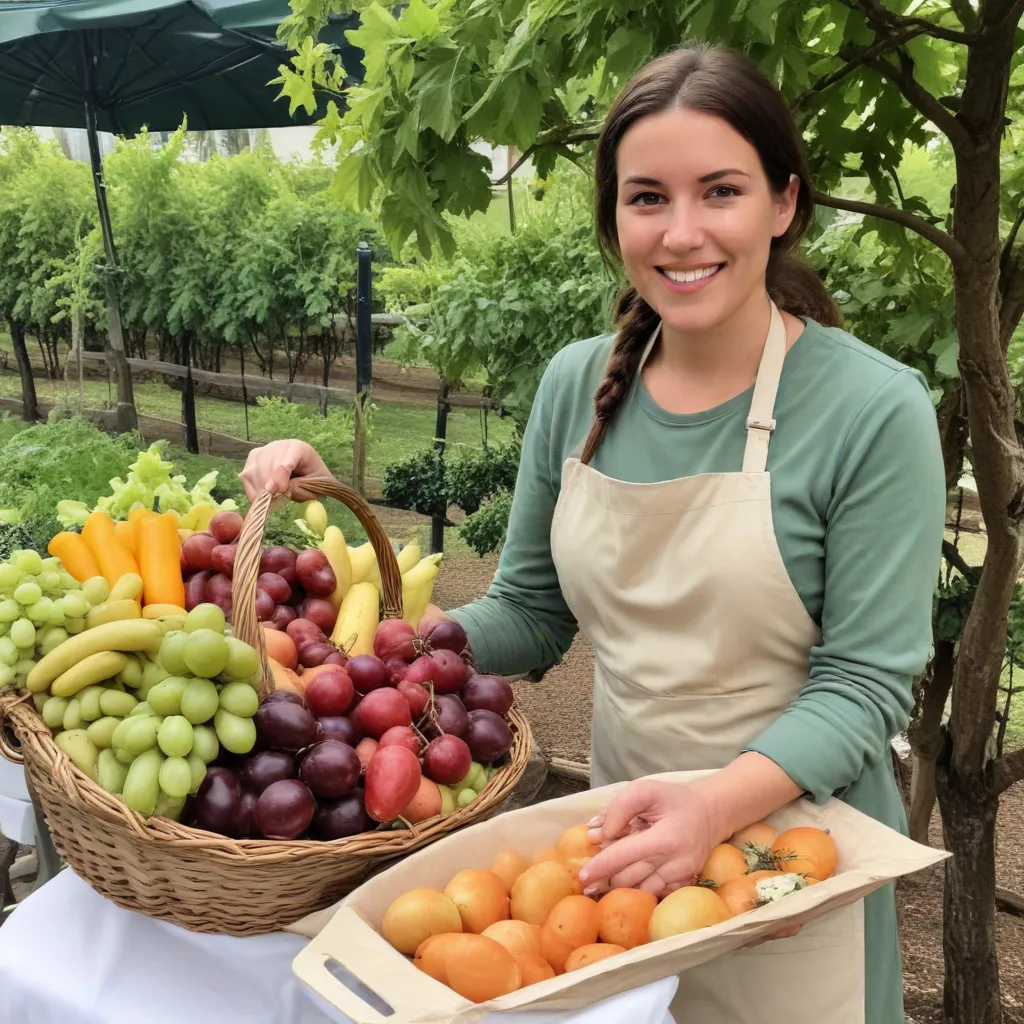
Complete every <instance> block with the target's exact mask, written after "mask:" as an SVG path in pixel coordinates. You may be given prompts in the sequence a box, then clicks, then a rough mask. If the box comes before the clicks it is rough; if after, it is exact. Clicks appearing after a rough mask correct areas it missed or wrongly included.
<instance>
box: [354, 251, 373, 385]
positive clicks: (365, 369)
mask: <svg viewBox="0 0 1024 1024" xmlns="http://www.w3.org/2000/svg"><path fill="white" fill-rule="evenodd" d="M372 263H373V252H372V251H371V249H370V247H369V246H368V245H367V244H366V243H365V242H360V243H359V245H357V246H356V394H357V395H359V396H360V397H362V396H363V393H364V392H365V391H366V390H367V389H368V388H369V386H370V381H371V379H372V377H373V349H372V344H373V339H372V337H371V332H370V312H371V306H372V304H373V270H372Z"/></svg>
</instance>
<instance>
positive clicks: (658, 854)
mask: <svg viewBox="0 0 1024 1024" xmlns="http://www.w3.org/2000/svg"><path fill="white" fill-rule="evenodd" d="M661 846H662V843H661V841H660V839H659V836H658V833H657V831H656V830H655V829H648V830H646V831H645V832H637V833H635V834H634V835H630V836H624V837H623V838H621V839H618V840H616V841H615V842H613V843H611V844H610V845H609V846H607V847H606V848H605V849H603V850H602V851H601V852H600V853H598V854H596V855H595V856H593V857H591V859H590V860H589V861H587V863H586V865H585V866H584V867H583V869H582V870H581V871H580V882H582V883H583V885H584V887H585V888H587V889H589V888H590V887H591V886H593V885H601V884H602V883H604V882H606V881H608V880H609V879H611V878H614V877H615V876H617V875H618V874H619V873H620V872H622V871H625V870H626V869H627V868H629V867H631V866H632V865H634V864H639V863H641V862H642V861H645V860H652V861H654V862H655V863H658V862H660V861H661V860H662V859H663V858H664V856H665V854H666V853H667V852H668V851H666V850H663V849H661ZM650 871H651V869H650V867H648V869H647V871H646V872H645V875H644V877H646V875H648V874H650Z"/></svg>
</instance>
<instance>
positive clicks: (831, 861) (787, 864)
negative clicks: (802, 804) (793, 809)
mask: <svg viewBox="0 0 1024 1024" xmlns="http://www.w3.org/2000/svg"><path fill="white" fill-rule="evenodd" d="M837 855H838V851H837V850H836V844H835V840H834V839H833V838H832V837H831V836H830V835H829V834H828V833H827V832H825V831H824V830H822V829H820V828H810V827H807V826H804V827H802V828H791V829H787V830H786V831H785V832H782V833H781V834H780V835H778V836H776V837H775V842H774V843H772V860H774V862H775V866H776V867H777V868H778V869H779V870H780V871H784V872H787V873H789V872H793V873H795V874H798V875H813V876H814V877H815V878H817V879H818V880H819V881H822V880H823V879H825V878H828V877H829V876H830V875H831V874H832V872H833V871H835V869H836V858H837Z"/></svg>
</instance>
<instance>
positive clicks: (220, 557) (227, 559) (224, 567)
mask: <svg viewBox="0 0 1024 1024" xmlns="http://www.w3.org/2000/svg"><path fill="white" fill-rule="evenodd" d="M237 552H238V545H237V544H218V545H217V546H216V547H215V548H214V549H213V554H212V555H211V556H210V565H211V566H212V567H213V569H214V571H215V572H222V573H223V574H224V575H225V576H227V577H229V578H230V577H231V575H232V574H233V573H234V571H235V554H236V553H237Z"/></svg>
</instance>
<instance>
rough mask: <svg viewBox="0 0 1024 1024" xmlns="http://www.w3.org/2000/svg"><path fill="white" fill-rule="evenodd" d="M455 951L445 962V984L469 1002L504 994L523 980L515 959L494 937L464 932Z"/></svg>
mask: <svg viewBox="0 0 1024 1024" xmlns="http://www.w3.org/2000/svg"><path fill="white" fill-rule="evenodd" d="M458 954H459V955H458V956H455V957H452V958H451V960H449V961H448V987H449V988H451V989H452V990H453V991H455V992H457V993H458V994H459V995H460V996H462V998H463V999H468V1000H469V1001H470V1002H471V1003H485V1002H487V1000H488V999H497V998H498V997H499V996H507V995H508V994H509V992H515V990H516V989H517V988H519V986H520V984H521V983H522V976H521V975H520V973H519V965H518V964H517V963H516V958H515V957H514V956H513V955H512V954H511V953H510V952H509V951H508V950H507V949H506V948H505V947H504V946H503V945H501V943H500V942H495V941H494V939H488V938H487V937H486V936H484V935H465V936H463V941H462V942H461V943H460V944H459V947H458Z"/></svg>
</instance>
